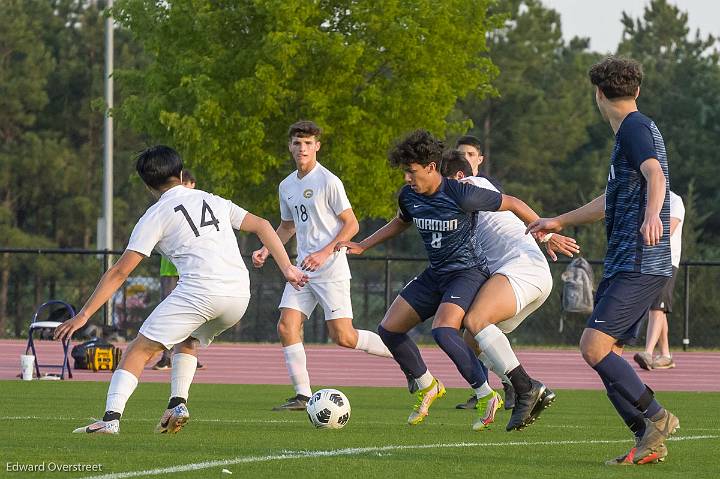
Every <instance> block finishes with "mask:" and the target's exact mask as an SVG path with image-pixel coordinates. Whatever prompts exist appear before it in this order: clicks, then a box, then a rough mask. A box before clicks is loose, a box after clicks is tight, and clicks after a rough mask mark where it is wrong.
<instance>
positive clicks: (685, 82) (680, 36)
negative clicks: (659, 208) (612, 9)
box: [618, 0, 720, 242]
mask: <svg viewBox="0 0 720 479" xmlns="http://www.w3.org/2000/svg"><path fill="white" fill-rule="evenodd" d="M622 23H623V25H624V32H623V41H622V43H621V44H620V45H619V46H618V53H619V54H621V55H626V56H630V57H632V58H635V59H636V60H638V61H640V62H641V63H642V65H643V69H644V72H645V77H644V79H643V85H642V87H641V89H640V97H639V99H638V106H639V108H640V110H641V111H642V112H643V113H645V114H647V115H648V116H650V117H651V118H652V119H653V120H654V121H655V123H657V125H658V128H660V131H661V132H662V134H663V138H664V139H665V145H666V147H667V150H668V159H669V166H670V181H671V185H672V189H673V191H675V192H676V193H678V194H681V195H682V196H683V197H685V198H686V201H687V200H688V198H687V195H688V194H689V193H690V184H691V182H694V185H695V191H696V193H697V195H698V198H701V201H700V204H698V205H696V206H697V207H698V208H699V210H698V211H701V212H703V213H710V216H709V217H708V218H707V224H706V228H705V231H706V234H707V236H708V237H706V242H711V239H710V237H712V238H714V239H715V240H716V239H717V238H718V235H720V191H719V190H718V188H717V178H718V177H719V176H720V164H719V163H718V161H717V158H718V155H717V148H716V146H715V144H716V142H717V138H718V137H720V65H719V64H718V61H719V59H720V55H719V54H718V50H717V46H718V43H717V39H716V38H714V37H713V36H707V37H705V38H703V37H701V35H700V32H699V31H697V32H695V35H694V37H692V38H691V37H689V31H690V29H689V27H688V16H687V13H685V12H682V11H681V10H680V9H679V8H678V7H676V6H674V5H671V4H669V3H668V2H667V1H666V0H653V1H652V2H650V4H649V5H648V6H647V7H646V8H645V11H644V13H643V16H642V18H638V19H633V18H631V17H630V16H628V15H627V14H624V15H623V19H622ZM698 226H700V225H698Z"/></svg>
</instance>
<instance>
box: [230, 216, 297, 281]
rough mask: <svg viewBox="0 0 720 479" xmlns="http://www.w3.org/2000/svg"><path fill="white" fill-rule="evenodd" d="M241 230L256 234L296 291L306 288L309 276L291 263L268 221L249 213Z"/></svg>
mask: <svg viewBox="0 0 720 479" xmlns="http://www.w3.org/2000/svg"><path fill="white" fill-rule="evenodd" d="M240 230H241V231H247V232H249V233H254V234H256V235H257V237H258V238H260V241H261V242H262V244H263V245H264V246H265V247H266V248H267V249H268V250H269V251H270V254H271V255H272V257H273V258H274V259H275V262H276V263H277V265H278V267H279V268H280V271H282V273H283V275H284V276H285V279H287V280H288V282H289V283H290V284H292V285H293V287H294V288H295V289H300V288H301V287H303V286H305V283H307V281H308V277H307V275H306V274H303V272H302V271H300V270H299V269H297V268H296V267H295V266H293V264H292V263H291V262H290V258H289V257H288V254H287V251H285V245H284V244H283V242H282V241H281V240H280V237H279V236H278V234H277V233H276V232H275V230H274V229H273V227H272V225H271V224H270V222H269V221H268V220H266V219H265V218H260V217H259V216H255V215H253V214H251V213H248V214H247V215H245V218H244V219H243V221H242V224H241V225H240Z"/></svg>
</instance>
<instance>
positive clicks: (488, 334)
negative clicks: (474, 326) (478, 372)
mask: <svg viewBox="0 0 720 479" xmlns="http://www.w3.org/2000/svg"><path fill="white" fill-rule="evenodd" d="M475 341H477V342H478V345H479V346H480V350H481V351H482V352H483V354H485V356H487V357H488V358H489V359H490V362H491V363H492V365H493V368H494V369H493V372H494V373H495V374H498V375H503V374H507V373H508V371H512V370H513V369H515V368H516V367H518V366H519V365H520V361H518V358H517V356H515V353H514V352H513V350H512V348H511V347H510V341H508V338H507V336H505V335H504V334H503V332H502V331H500V329H499V328H498V327H497V326H495V325H494V324H491V325H490V326H487V327H485V329H483V330H482V331H480V332H479V333H477V334H476V335H475ZM488 369H490V365H488Z"/></svg>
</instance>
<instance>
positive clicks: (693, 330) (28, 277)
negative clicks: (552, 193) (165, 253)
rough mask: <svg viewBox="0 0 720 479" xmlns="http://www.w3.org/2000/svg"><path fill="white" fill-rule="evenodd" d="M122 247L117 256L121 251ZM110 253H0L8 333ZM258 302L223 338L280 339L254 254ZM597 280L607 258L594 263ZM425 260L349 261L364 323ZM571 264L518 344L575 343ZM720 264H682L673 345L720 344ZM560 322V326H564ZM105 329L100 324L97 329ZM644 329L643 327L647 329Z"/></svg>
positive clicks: (319, 336) (123, 303) (87, 282)
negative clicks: (566, 297)
mask: <svg viewBox="0 0 720 479" xmlns="http://www.w3.org/2000/svg"><path fill="white" fill-rule="evenodd" d="M120 253H121V252H112V254H115V255H117V254H120ZM107 256H108V254H107V253H106V252H103V251H88V250H29V249H0V314H2V311H4V312H5V315H4V316H3V317H2V318H0V326H2V328H1V329H0V333H1V334H3V335H4V336H5V337H25V336H26V335H27V328H28V325H29V323H30V321H31V318H32V315H33V313H34V311H35V310H36V308H37V307H38V306H39V305H40V304H42V303H43V302H45V301H47V300H50V299H60V300H63V301H66V302H68V303H70V304H72V305H74V306H76V307H77V308H79V307H80V306H82V304H83V302H84V301H85V300H86V299H87V298H88V297H89V296H90V294H91V293H92V290H93V288H94V287H95V285H96V283H97V281H98V279H99V278H100V276H101V274H102V273H103V270H104V265H105V264H106V258H107ZM245 262H246V264H247V265H248V266H249V269H250V285H251V294H252V299H251V301H250V306H249V308H248V310H247V312H246V314H245V316H244V317H243V319H242V321H240V322H239V323H238V324H237V325H236V326H235V327H233V328H231V329H230V330H228V331H226V332H225V333H223V335H222V336H221V337H220V338H219V339H220V340H224V341H247V342H276V341H277V333H276V331H275V328H276V324H277V319H278V316H279V312H278V309H277V305H278V303H279V301H280V297H281V296H282V291H283V288H284V287H285V281H284V279H283V277H282V275H281V274H280V272H279V271H278V269H277V268H276V267H275V265H274V263H273V262H272V261H269V262H268V264H267V265H266V266H265V267H264V268H263V269H261V270H256V269H254V268H252V266H251V261H250V258H249V257H245ZM591 263H592V264H593V268H594V272H595V276H596V278H595V280H596V282H595V284H596V285H597V284H598V282H599V280H600V275H601V273H602V262H601V261H591ZM426 265H427V261H426V260H425V259H424V258H422V259H416V258H412V257H389V258H385V257H351V258H350V269H351V271H352V274H353V279H352V283H351V284H352V302H353V311H354V316H355V318H354V323H355V326H356V327H357V328H362V329H370V330H375V329H376V328H377V325H378V323H379V322H380V321H381V320H382V318H383V316H384V314H385V311H386V310H387V308H388V306H389V305H390V303H391V302H392V301H393V300H394V298H395V296H396V295H397V293H398V292H399V291H400V290H401V289H402V288H403V286H404V285H405V284H406V283H407V282H408V281H409V280H411V279H412V278H413V277H414V276H416V275H417V274H419V273H420V272H421V271H422V270H423V269H424V268H425V267H426ZM566 266H567V261H564V262H558V263H551V265H550V267H551V271H552V273H553V278H554V288H553V292H552V294H551V295H550V297H549V298H548V300H547V301H546V302H545V304H544V305H543V306H542V307H541V308H540V309H539V310H538V311H536V312H535V313H534V314H533V315H531V316H530V317H529V318H527V319H526V320H525V321H524V323H523V324H522V325H521V326H520V327H519V328H518V329H517V330H516V331H514V332H513V333H512V334H511V335H510V336H509V337H510V339H511V341H512V342H513V343H514V344H518V345H533V346H543V345H546V346H555V345H575V344H577V342H578V340H579V338H580V335H581V333H582V330H583V328H584V327H585V321H586V319H587V318H586V317H585V316H582V315H572V314H569V315H565V316H563V314H562V311H561V307H560V292H561V291H562V281H561V280H560V275H561V273H562V271H563V270H564V269H565V267H566ZM159 271H160V259H159V256H152V257H150V258H148V259H147V260H145V261H143V262H142V263H141V265H140V266H139V267H138V268H137V269H136V270H135V272H134V273H133V276H132V277H130V278H129V279H128V281H127V282H126V283H125V284H124V285H123V286H122V288H121V289H120V290H118V292H117V293H116V294H115V295H114V296H113V298H112V300H111V301H110V303H111V304H112V308H111V309H112V313H111V315H110V320H109V322H107V323H108V324H110V326H105V327H104V328H102V329H104V334H105V335H107V336H112V337H115V338H120V337H122V338H133V337H134V336H135V335H136V334H137V331H138V329H139V328H140V325H141V324H142V322H143V320H144V319H145V318H146V317H147V316H148V315H149V314H150V312H151V311H152V309H153V308H155V306H157V304H158V303H159V302H160V300H161V289H160V280H159ZM718 284H720V262H700V261H688V262H683V263H682V264H681V266H680V271H679V275H678V278H677V281H676V285H675V292H674V298H673V313H671V314H669V315H668V319H669V337H670V343H671V347H672V348H674V349H678V348H680V347H685V348H687V347H689V346H692V347H702V348H718V347H720V328H717V319H716V318H718V317H720V297H719V296H718V295H717V285H718ZM105 314H106V313H105V312H102V311H101V312H98V313H97V314H96V315H95V317H94V318H93V321H92V322H93V323H94V324H96V325H100V326H102V325H104V324H106V317H105ZM323 318H324V315H323V312H322V310H321V308H317V309H316V310H315V312H314V313H313V314H312V316H311V317H310V318H309V320H308V321H307V322H306V324H305V331H304V337H305V341H306V342H309V343H325V342H327V341H328V337H327V330H326V328H325V324H324V320H323ZM561 318H562V322H561ZM430 323H431V321H426V322H425V323H424V324H422V325H420V326H419V327H418V328H416V329H415V330H414V331H413V333H412V334H413V335H414V336H415V339H416V340H417V341H418V342H426V343H432V342H433V341H432V336H431V334H430V325H431V324H430ZM97 329H100V328H96V330H97ZM643 331H644V329H643Z"/></svg>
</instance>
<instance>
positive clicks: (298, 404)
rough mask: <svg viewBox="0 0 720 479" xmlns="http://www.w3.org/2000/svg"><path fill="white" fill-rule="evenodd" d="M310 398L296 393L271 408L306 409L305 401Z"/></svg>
mask: <svg viewBox="0 0 720 479" xmlns="http://www.w3.org/2000/svg"><path fill="white" fill-rule="evenodd" d="M309 400H310V398H309V397H307V396H303V395H302V394H298V395H297V396H293V397H291V398H288V399H287V401H286V402H285V404H281V405H280V406H275V407H274V408H272V410H273V411H305V410H306V409H307V403H308V401H309Z"/></svg>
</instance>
